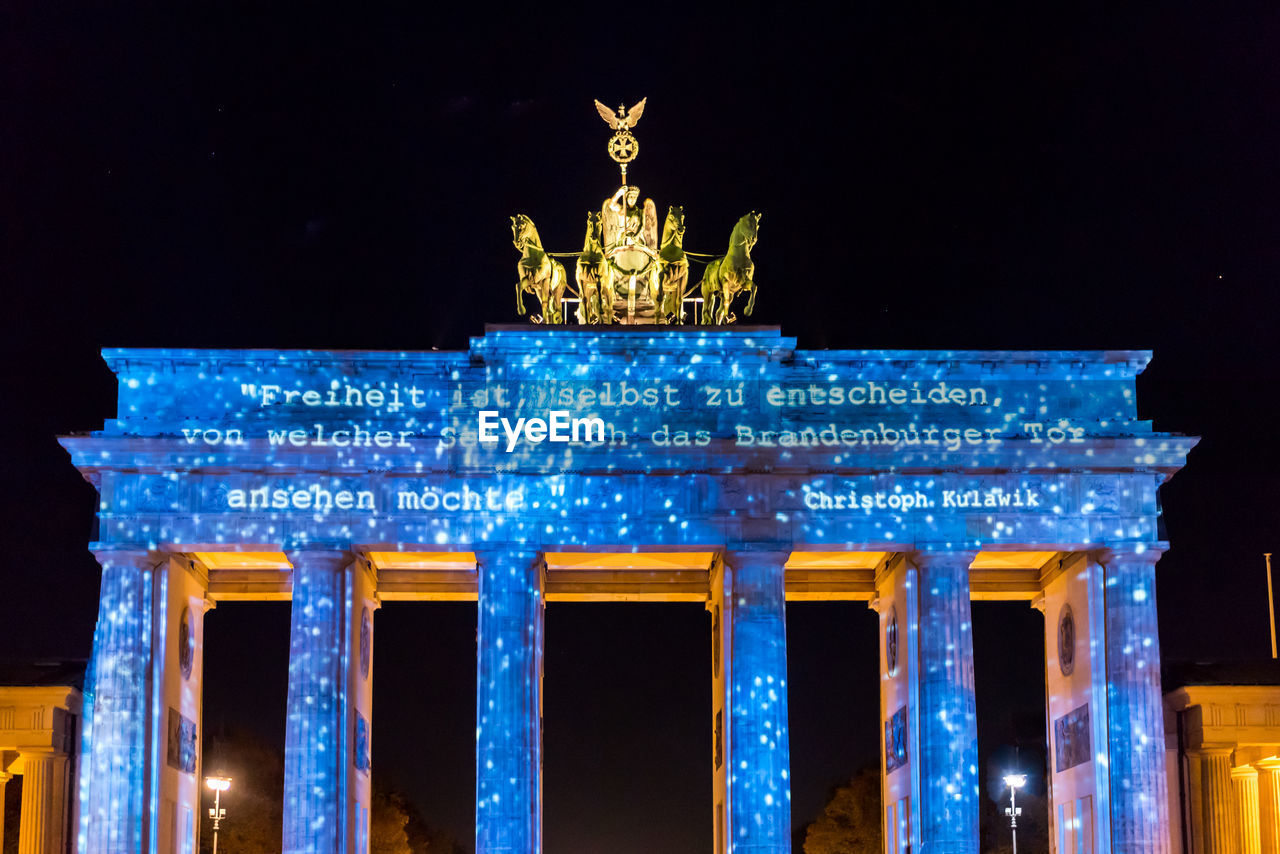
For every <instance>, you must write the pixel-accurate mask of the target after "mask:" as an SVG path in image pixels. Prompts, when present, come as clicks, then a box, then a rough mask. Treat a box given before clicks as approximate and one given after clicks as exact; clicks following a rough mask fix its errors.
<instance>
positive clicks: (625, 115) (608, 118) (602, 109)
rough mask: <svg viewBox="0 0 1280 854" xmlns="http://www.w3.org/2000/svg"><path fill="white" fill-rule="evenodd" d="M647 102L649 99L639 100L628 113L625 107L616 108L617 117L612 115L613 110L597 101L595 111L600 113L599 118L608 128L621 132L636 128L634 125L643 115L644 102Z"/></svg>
mask: <svg viewBox="0 0 1280 854" xmlns="http://www.w3.org/2000/svg"><path fill="white" fill-rule="evenodd" d="M647 100H649V99H648V98H641V99H640V103H638V104H636V105H635V106H634V107H632V108H631V111H630V112H627V108H626V106H625V105H624V106H620V107H618V113H617V115H614V113H613V110H611V109H609V108H608V107H606V106H605V105H604V104H602V103H600V102H599V101H596V110H597V111H598V112H599V113H600V118H602V119H604V120H605V123H606V124H608V125H609V127H611V128H613V129H614V130H616V131H619V132H621V131H624V130H629V129H631V128H633V127H635V126H636V123H638V122H639V121H640V116H641V114H642V113H644V102H645V101H647Z"/></svg>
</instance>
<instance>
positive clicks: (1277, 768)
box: [1253, 756, 1280, 774]
mask: <svg viewBox="0 0 1280 854" xmlns="http://www.w3.org/2000/svg"><path fill="white" fill-rule="evenodd" d="M1253 767H1254V768H1257V769H1258V770H1259V771H1261V772H1265V773H1267V774H1275V773H1277V772H1280V758H1277V757H1275V756H1272V757H1269V758H1267V759H1259V760H1258V761H1257V762H1255V763H1253Z"/></svg>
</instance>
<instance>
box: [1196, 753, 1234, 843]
mask: <svg viewBox="0 0 1280 854" xmlns="http://www.w3.org/2000/svg"><path fill="white" fill-rule="evenodd" d="M1199 758H1200V814H1201V815H1202V816H1203V817H1204V848H1205V854H1234V852H1235V851H1236V839H1237V834H1236V814H1235V809H1234V807H1233V805H1232V802H1231V751H1230V750H1229V749H1223V750H1209V749H1205V750H1201V751H1199Z"/></svg>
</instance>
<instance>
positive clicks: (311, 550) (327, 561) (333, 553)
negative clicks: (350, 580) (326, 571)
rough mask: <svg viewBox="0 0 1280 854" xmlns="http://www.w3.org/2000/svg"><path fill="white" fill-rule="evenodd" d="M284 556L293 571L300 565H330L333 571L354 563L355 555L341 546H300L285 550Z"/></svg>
mask: <svg viewBox="0 0 1280 854" xmlns="http://www.w3.org/2000/svg"><path fill="white" fill-rule="evenodd" d="M284 556H285V557H287V558H288V559H289V563H291V564H293V566H294V568H295V569H296V568H297V566H298V564H300V563H301V564H305V565H307V566H325V565H330V566H331V568H333V569H342V568H343V567H344V566H347V565H349V564H351V563H353V562H354V561H355V555H353V554H352V553H351V552H350V551H348V550H347V549H346V548H344V547H341V546H333V547H327V546H300V547H298V548H293V549H285V551H284Z"/></svg>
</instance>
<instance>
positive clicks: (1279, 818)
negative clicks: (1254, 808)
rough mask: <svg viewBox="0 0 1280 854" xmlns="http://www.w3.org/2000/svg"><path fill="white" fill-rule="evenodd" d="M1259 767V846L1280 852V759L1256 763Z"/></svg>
mask: <svg viewBox="0 0 1280 854" xmlns="http://www.w3.org/2000/svg"><path fill="white" fill-rule="evenodd" d="M1253 767H1254V768H1257V769H1258V818H1259V828H1258V830H1259V848H1261V850H1262V854H1280V759H1264V760H1262V761H1261V762H1257V763H1254V766H1253Z"/></svg>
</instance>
